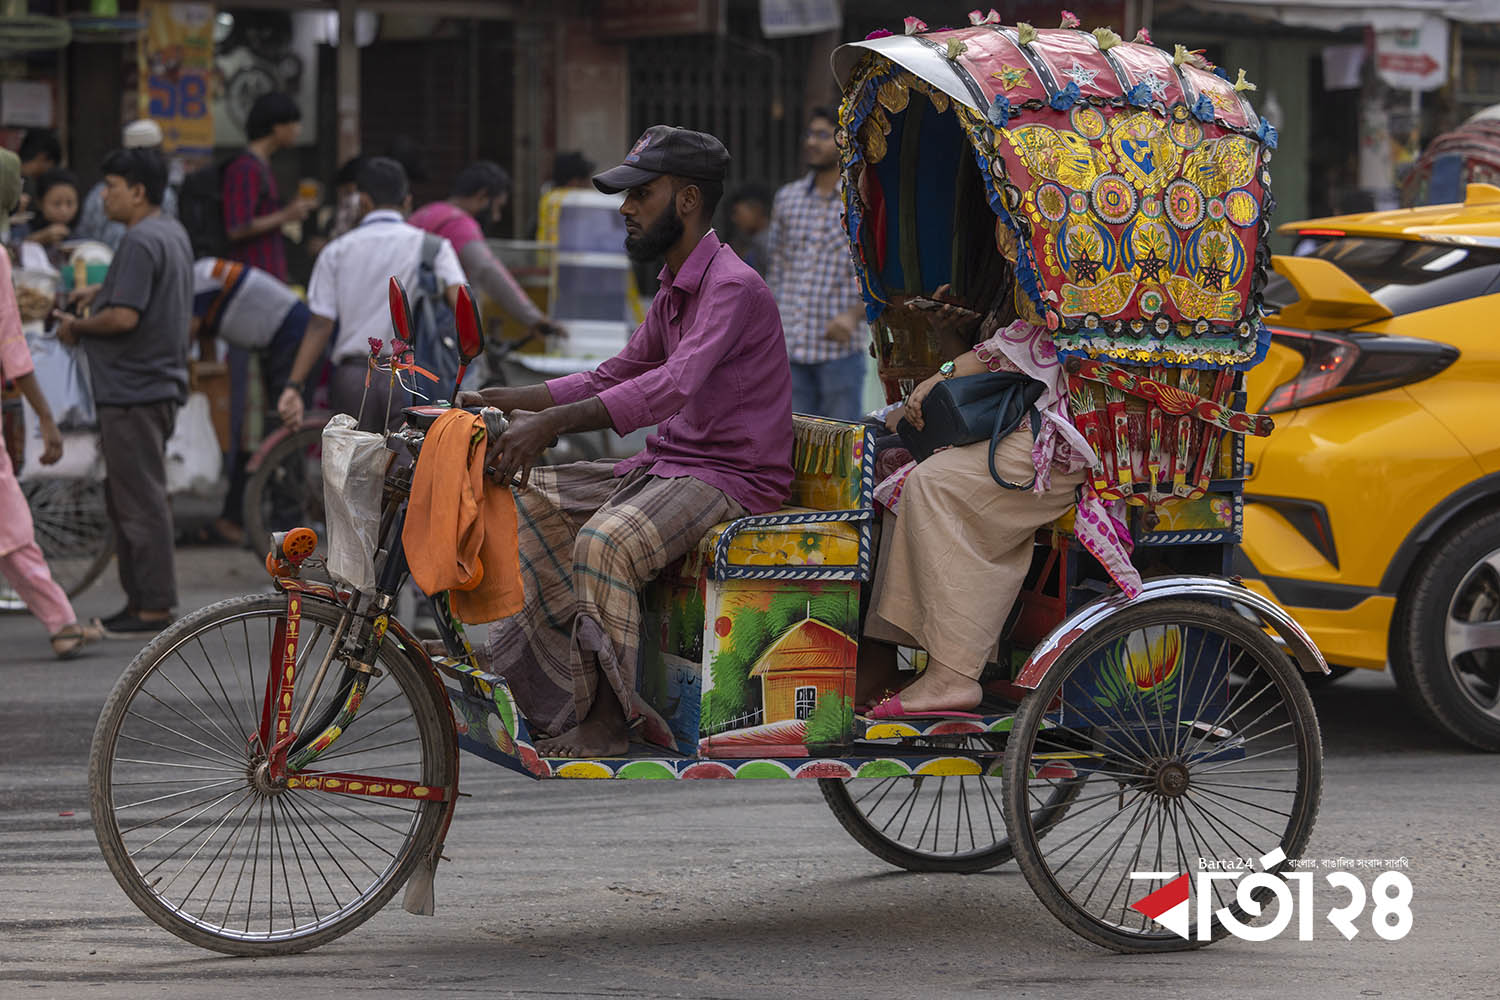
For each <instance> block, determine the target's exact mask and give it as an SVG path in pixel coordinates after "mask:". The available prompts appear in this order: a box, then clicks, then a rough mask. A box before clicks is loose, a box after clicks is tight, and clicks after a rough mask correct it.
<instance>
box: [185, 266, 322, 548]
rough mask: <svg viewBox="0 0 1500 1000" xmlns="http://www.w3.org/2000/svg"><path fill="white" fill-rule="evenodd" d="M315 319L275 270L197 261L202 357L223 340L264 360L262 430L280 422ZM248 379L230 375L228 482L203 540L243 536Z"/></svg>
mask: <svg viewBox="0 0 1500 1000" xmlns="http://www.w3.org/2000/svg"><path fill="white" fill-rule="evenodd" d="M311 318H312V313H311V311H309V310H308V308H307V304H306V303H304V302H303V301H302V300H301V299H299V298H298V297H297V293H296V292H294V291H292V290H291V288H289V287H287V286H286V285H285V284H283V283H282V282H280V281H277V280H276V279H275V278H273V277H272V276H271V275H269V274H267V273H266V272H265V271H262V270H261V269H260V268H258V267H251V266H250V265H249V264H241V263H239V262H238V261H233V260H224V259H223V258H221V257H200V258H199V259H198V260H197V261H195V262H194V263H193V322H192V328H191V333H192V335H193V336H194V337H196V338H197V339H198V341H199V344H200V349H201V355H202V356H203V357H214V356H215V355H216V351H215V348H214V343H213V342H214V341H215V340H216V339H218V340H223V341H224V343H225V344H227V345H228V346H229V348H230V349H231V350H239V351H245V352H248V353H250V354H254V355H256V356H257V358H258V359H259V361H260V374H261V387H262V391H263V392H264V396H263V397H262V398H263V399H264V400H265V403H266V407H267V410H268V411H269V412H268V413H267V416H266V421H265V425H264V426H265V429H266V430H268V431H269V430H270V429H271V428H272V427H274V426H275V423H276V413H275V409H274V407H275V401H276V399H277V397H278V396H280V395H281V390H282V388H283V387H284V386H285V385H286V382H287V379H288V378H290V377H291V373H292V362H293V361H294V360H295V359H296V357H297V348H298V346H299V345H300V344H301V343H302V335H303V334H304V333H305V332H306V330H307V324H308V321H309V320H310V319H311ZM247 390H248V379H246V380H244V381H242V382H240V383H238V384H236V383H235V382H234V381H233V380H232V379H231V381H230V391H229V450H228V453H227V454H226V455H225V459H224V460H225V467H226V469H227V471H228V475H229V489H228V491H227V492H226V493H225V495H224V509H223V511H222V512H221V513H220V515H219V518H218V520H216V521H215V522H214V523H213V525H212V527H209V528H205V529H204V530H203V532H202V534H201V535H200V537H199V539H198V540H199V541H201V542H206V543H209V544H214V543H220V544H228V545H238V544H240V543H241V542H242V541H243V540H244V509H243V508H244V504H245V480H246V478H247V477H246V475H245V466H246V464H247V462H248V461H249V458H250V452H249V450H248V449H247V448H246V447H245V424H246V420H245V416H246V409H247V406H248V402H249V400H248V395H249V393H248V391H247Z"/></svg>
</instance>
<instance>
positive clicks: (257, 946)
mask: <svg viewBox="0 0 1500 1000" xmlns="http://www.w3.org/2000/svg"><path fill="white" fill-rule="evenodd" d="M286 605H287V599H286V598H285V597H283V596H279V595H264V596H250V597H236V598H231V599H229V600H226V601H221V602H219V603H217V604H212V605H209V606H208V607H205V608H203V609H201V610H199V611H197V612H194V613H193V614H190V615H187V616H185V617H183V618H181V619H179V620H178V621H177V622H175V623H174V624H173V625H172V626H170V627H169V628H167V629H166V630H164V631H163V632H162V633H161V634H160V635H158V636H157V637H156V638H155V639H154V640H153V641H152V642H151V644H150V645H148V646H147V647H146V648H145V649H143V650H141V652H140V653H139V654H137V656H136V658H135V659H134V660H133V661H132V662H131V664H130V666H128V667H127V668H126V670H125V672H124V674H122V675H121V677H120V680H119V681H118V682H117V683H116V685H115V689H114V691H113V692H112V693H111V694H110V697H109V699H108V701H107V702H106V703H105V706H104V709H103V711H102V712H101V714H100V717H99V723H98V726H97V727H96V729H95V731H94V743H93V748H92V750H91V753H90V758H89V791H90V796H91V810H92V816H93V824H94V833H95V836H96V837H97V838H98V841H99V847H100V850H101V851H102V853H103V854H104V859H105V861H106V862H107V863H108V865H109V868H110V871H111V872H112V873H113V874H114V876H115V880H116V881H118V882H119V883H120V886H121V888H123V889H124V890H125V893H126V895H128V896H129V897H130V899H131V901H132V902H134V903H135V904H136V906H138V907H139V908H140V909H141V911H142V912H143V913H145V914H146V916H148V917H150V918H151V919H152V920H154V921H155V922H156V923H157V924H159V925H160V926H162V927H164V928H165V929H167V930H169V931H171V932H172V933H173V934H175V935H177V936H178V937H180V938H182V939H183V940H185V941H188V942H190V943H192V944H195V945H198V946H199V947H202V948H208V949H211V950H213V951H219V952H223V953H225V954H230V955H249V956H264V955H285V954H291V953H295V952H301V951H307V950H309V949H311V948H316V947H318V946H320V945H323V944H327V943H328V942H329V941H332V940H334V939H335V938H338V937H340V936H342V935H344V934H347V933H348V932H349V931H351V930H353V929H354V928H355V927H358V926H359V925H360V924H362V923H363V922H364V921H366V920H368V919H369V918H370V917H372V916H374V915H375V913H376V912H378V911H379V910H380V909H381V907H383V906H384V905H385V904H386V903H387V902H389V900H390V899H391V897H392V896H393V895H394V894H395V893H396V891H397V890H398V889H400V888H401V886H402V885H403V884H404V883H405V882H406V881H407V879H408V878H409V877H410V876H411V874H412V872H413V871H414V870H415V868H416V866H417V865H418V863H419V862H420V861H421V859H422V858H423V857H425V856H427V854H428V853H429V852H430V851H431V849H432V846H433V842H434V840H435V838H436V837H438V836H439V834H440V832H441V828H442V822H443V813H444V809H445V805H444V803H442V802H439V801H433V800H430V799H402V798H379V797H375V796H365V795H348V794H339V793H335V792H330V791H327V790H313V789H308V788H295V787H287V786H286V785H285V783H279V782H277V781H276V780H275V779H274V778H272V777H270V775H269V772H268V769H267V767H266V764H265V755H264V754H263V753H261V752H260V751H259V741H258V740H257V739H256V738H255V737H254V734H255V733H256V731H257V728H258V726H259V724H260V717H261V712H262V705H263V700H262V699H263V696H264V692H265V687H264V684H265V675H266V670H267V668H268V666H269V663H270V660H271V656H270V654H269V649H270V648H271V645H272V642H273V635H274V630H275V628H276V625H277V623H278V622H279V621H281V620H282V619H283V618H284V616H285V613H286ZM340 614H341V613H340V609H339V608H337V607H335V606H333V605H330V604H325V603H322V602H319V601H313V600H305V601H304V602H303V604H302V619H301V622H300V635H299V642H298V646H299V650H300V654H299V657H298V659H299V666H298V671H299V674H298V676H299V677H301V678H306V679H307V680H308V682H309V683H310V681H311V678H312V677H313V675H314V673H315V672H316V670H317V668H318V666H319V664H320V663H321V662H322V661H323V658H324V655H325V654H326V653H327V652H328V650H329V646H330V644H331V643H332V642H333V639H334V636H335V635H336V630H337V627H338V624H339V620H340ZM356 621H358V619H356ZM371 666H372V667H373V668H374V671H375V672H374V673H373V674H372V675H370V680H369V681H368V686H367V687H366V688H365V691H364V694H363V696H362V700H361V703H360V707H359V711H358V713H357V714H356V715H355V716H354V718H353V719H352V720H350V721H349V722H348V723H347V724H346V726H345V727H344V728H343V730H342V731H341V732H340V734H339V735H338V737H337V738H336V739H335V740H334V741H333V742H332V743H331V745H329V746H328V747H327V748H326V749H325V750H324V751H323V752H322V754H321V756H319V757H317V758H316V759H315V762H314V763H313V764H312V765H311V767H312V768H313V769H315V770H320V771H329V772H342V773H348V774H360V775H370V776H375V777H383V778H386V779H388V780H391V781H392V782H396V781H400V782H406V783H410V784H411V785H418V784H420V785H424V786H427V787H432V788H450V789H451V788H452V787H453V785H454V784H455V767H456V764H455V762H454V751H453V741H454V739H455V736H454V733H453V724H452V719H451V717H445V713H446V712H447V707H446V706H445V705H441V704H438V703H437V700H436V699H435V697H434V696H433V694H432V692H431V687H430V683H429V679H428V678H426V677H425V676H424V675H423V673H422V671H423V670H425V667H423V666H421V665H419V664H417V663H415V662H414V661H413V660H412V659H411V657H410V655H409V654H408V653H407V652H406V651H404V650H402V649H401V648H400V647H399V646H398V645H397V643H395V642H394V641H393V639H392V638H391V637H390V635H389V634H388V635H387V636H386V637H385V639H384V640H383V642H382V643H381V646H380V649H379V651H378V652H377V654H376V656H375V662H374V663H373V664H372V665H371ZM362 676H364V675H363V673H362V672H356V671H353V670H347V669H344V668H343V666H342V664H341V661H340V660H339V658H338V657H337V656H335V658H334V659H333V660H332V661H331V669H330V671H329V673H328V675H327V678H326V680H325V683H324V684H323V685H322V687H321V689H320V692H319V695H318V698H317V700H316V701H315V702H314V704H313V706H312V707H311V709H310V711H309V712H308V716H307V718H308V719H309V723H308V724H307V725H306V726H305V733H304V735H303V737H302V738H301V739H299V740H298V742H297V743H295V744H294V745H293V746H292V748H291V753H292V754H295V753H296V752H297V751H298V749H300V748H301V747H302V746H304V745H305V744H306V743H307V742H309V741H310V740H311V739H312V738H314V737H316V736H317V735H318V734H319V733H320V732H322V727H323V726H324V725H326V724H327V723H328V721H331V720H332V718H333V716H334V715H335V714H336V713H337V712H338V710H339V708H340V706H341V705H343V704H344V703H345V702H346V699H347V698H348V696H349V694H350V692H351V690H352V685H353V684H354V683H355V682H356V678H359V677H362ZM304 690H305V688H304V687H303V686H301V685H299V690H298V693H297V695H296V699H297V700H296V704H295V706H294V707H295V708H297V709H300V705H301V702H302V698H303V697H304V695H303V693H302V692H303V691H304ZM294 718H295V716H294Z"/></svg>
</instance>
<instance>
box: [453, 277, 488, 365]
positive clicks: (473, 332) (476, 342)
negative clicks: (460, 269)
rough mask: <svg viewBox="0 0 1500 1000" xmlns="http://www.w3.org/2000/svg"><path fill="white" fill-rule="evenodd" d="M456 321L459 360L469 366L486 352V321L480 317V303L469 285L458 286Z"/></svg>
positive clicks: (454, 317)
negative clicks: (475, 298)
mask: <svg viewBox="0 0 1500 1000" xmlns="http://www.w3.org/2000/svg"><path fill="white" fill-rule="evenodd" d="M453 313H454V316H453V320H454V323H455V324H456V325H457V326H458V360H459V364H460V365H463V366H467V365H468V364H469V362H471V361H473V360H474V359H475V358H477V357H479V355H481V354H483V353H484V323H483V322H482V321H481V320H480V318H479V303H477V302H475V301H474V295H473V293H472V292H471V291H470V290H469V286H468V285H460V286H459V288H458V305H457V307H456V308H455V309H454V310H453Z"/></svg>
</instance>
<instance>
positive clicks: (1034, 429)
mask: <svg viewBox="0 0 1500 1000" xmlns="http://www.w3.org/2000/svg"><path fill="white" fill-rule="evenodd" d="M1027 414H1029V415H1030V416H1031V436H1032V437H1033V438H1036V437H1038V436H1040V435H1041V433H1042V416H1041V414H1039V413H1038V412H1037V411H1036V407H1035V406H1034V405H1033V406H1028V407H1027V408H1026V412H1025V413H1023V414H1022V415H1021V416H1018V417H1016V419H1014V420H1012V421H1011V422H1010V426H1009V427H1002V426H1001V421H1002V420H1003V419H1004V416H1005V415H1004V407H1002V408H1001V411H1000V412H998V413H996V414H995V429H994V430H993V431H991V432H990V478H991V479H993V480H994V481H995V482H996V483H998V484H1000V485H1001V486H1003V487H1005V488H1006V489H1008V490H1029V489H1031V488H1032V487H1033V486H1035V485H1036V472H1035V470H1033V471H1032V473H1031V478H1030V479H1028V480H1027V481H1026V482H1025V484H1024V485H1023V484H1021V483H1012V482H1007V481H1006V479H1005V478H1004V477H1003V476H1001V475H1000V473H999V471H998V470H997V469H996V468H995V449H996V448H997V447H999V445H1000V439H1001V438H1004V437H1009V436H1010V434H1011V433H1012V432H1014V431H1015V429H1016V428H1017V427H1019V426H1021V421H1022V420H1024V419H1025V418H1026V415H1027Z"/></svg>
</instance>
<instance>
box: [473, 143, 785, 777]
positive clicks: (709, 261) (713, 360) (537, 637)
mask: <svg viewBox="0 0 1500 1000" xmlns="http://www.w3.org/2000/svg"><path fill="white" fill-rule="evenodd" d="M728 164H729V154H728V152H726V151H725V149H724V147H723V145H722V144H721V143H720V142H719V140H718V139H716V138H714V137H713V136H711V135H708V134H706V133H702V132H693V131H689V130H687V129H679V128H672V127H669V126H665V125H655V126H652V127H651V128H649V129H647V130H646V132H645V134H644V135H642V136H641V138H640V139H639V140H638V141H637V142H636V144H635V146H634V147H633V148H632V149H631V151H630V153H629V154H628V155H627V156H626V157H625V162H623V163H621V164H620V165H619V166H617V167H614V168H612V169H610V170H607V171H605V172H604V173H601V174H599V175H597V176H595V177H594V185H595V186H596V187H597V188H599V190H601V191H604V192H605V193H608V194H613V193H616V192H619V191H624V192H626V197H625V202H624V204H623V205H622V206H621V208H620V211H621V213H622V214H623V215H624V216H625V220H626V221H625V228H626V231H627V233H628V236H627V239H626V241H625V249H626V252H627V253H628V254H630V256H631V257H633V258H635V259H637V260H653V259H655V258H657V257H659V256H663V255H665V257H666V267H665V268H663V270H662V272H661V282H662V287H661V291H660V292H659V293H658V294H657V296H656V299H655V301H654V302H653V303H652V305H651V309H650V311H649V312H648V313H647V315H646V320H645V322H644V323H642V324H641V326H640V327H639V328H638V329H637V330H636V331H635V333H634V334H633V335H632V336H631V338H630V341H629V343H628V344H626V346H625V349H624V350H623V351H621V352H620V353H619V354H618V355H616V356H615V357H613V358H611V359H609V360H607V361H605V362H603V363H602V364H600V365H599V367H598V369H597V370H596V371H593V372H586V373H580V374H576V375H569V376H566V377H563V378H559V379H553V380H552V381H550V382H546V383H543V384H540V385H533V386H522V387H510V388H497V389H486V390H484V391H483V392H479V393H463V394H461V395H460V397H459V403H460V404H461V405H466V406H472V405H490V406H497V407H499V408H501V409H503V410H507V411H511V424H510V427H509V429H508V430H507V431H506V432H505V434H504V435H502V436H501V437H500V438H499V439H498V441H497V442H492V443H491V447H490V451H489V454H488V455H487V457H486V463H487V468H488V470H489V475H490V478H491V481H493V482H496V483H502V484H504V483H510V482H511V479H512V477H513V475H514V474H516V473H518V472H519V473H520V476H521V485H520V486H519V487H518V488H516V489H515V498H516V507H517V511H518V513H519V514H520V525H521V530H520V545H521V566H522V573H523V580H524V585H525V590H526V606H525V608H524V609H523V610H522V611H521V613H520V614H517V615H515V616H512V617H510V618H506V619H503V620H501V621H499V622H496V623H495V624H494V625H492V626H491V629H490V637H489V643H488V654H489V657H488V658H489V664H490V669H492V670H494V671H495V672H497V673H500V674H503V675H504V676H505V677H506V679H507V680H508V681H509V682H510V685H511V690H512V691H513V692H514V693H515V696H516V698H517V699H518V700H519V701H520V703H521V707H522V708H523V710H524V711H525V714H526V718H527V719H528V721H529V722H531V723H532V725H533V726H534V727H535V728H537V729H540V730H542V731H544V732H546V733H550V734H553V736H554V738H552V739H548V740H544V741H542V742H540V743H538V744H537V750H538V752H540V753H542V754H544V755H549V756H607V755H611V754H618V753H623V752H624V751H625V749H626V748H627V747H628V745H629V732H630V730H629V723H628V721H627V720H628V719H629V718H630V717H631V716H633V715H635V714H637V713H636V712H635V711H634V710H633V709H632V701H633V700H634V695H635V671H636V660H637V654H638V651H639V648H640V629H641V608H640V598H639V595H638V592H639V590H640V588H641V587H642V585H644V584H645V583H646V582H648V581H649V580H651V579H652V578H653V577H655V576H656V575H657V574H658V573H660V572H661V570H662V569H663V568H665V567H666V566H667V565H668V564H670V563H671V562H672V561H673V560H675V559H678V558H679V557H681V556H683V555H684V554H686V553H687V552H689V551H690V550H691V549H692V548H693V547H694V546H696V545H697V544H698V542H699V541H700V540H701V539H702V538H703V536H704V535H705V534H706V533H707V532H708V530H709V529H710V528H711V527H713V525H715V524H717V523H719V522H721V521H725V520H729V519H731V518H735V517H740V516H743V515H744V514H745V513H747V512H748V513H752V514H759V513H765V512H767V511H771V510H775V509H776V508H778V507H780V506H781V505H782V504H783V503H784V502H785V501H786V499H787V497H788V495H789V493H790V490H791V482H792V466H791V461H792V407H791V369H790V367H789V364H788V362H787V353H786V341H785V337H784V336H783V334H782V329H781V320H780V317H779V314H778V312H777V309H776V303H775V302H774V301H773V300H772V298H771V294H770V292H769V291H768V290H767V288H766V285H765V282H764V281H762V280H761V278H760V276H759V275H758V274H756V273H755V271H754V270H752V269H751V268H750V267H749V266H747V265H746V264H745V263H743V262H742V261H741V260H740V259H739V258H738V257H737V256H735V253H734V251H733V250H731V249H730V248H729V247H728V246H727V245H725V244H722V243H720V241H719V238H718V236H717V235H716V234H715V233H714V231H713V230H712V229H711V228H710V220H711V218H712V216H713V211H714V208H715V206H716V205H717V203H718V201H719V198H720V197H721V195H722V193H723V182H724V175H725V172H726V169H727V167H728ZM651 424H656V425H657V432H656V433H655V434H653V435H651V436H650V437H648V438H647V443H646V448H645V450H644V451H643V452H641V453H640V454H638V455H636V456H634V457H633V458H629V459H626V460H624V461H621V462H611V461H598V462H578V463H574V464H571V465H563V466H557V467H551V468H540V469H535V470H533V469H532V468H531V466H532V464H533V463H534V462H535V461H536V459H537V458H538V456H539V455H540V454H541V453H542V451H543V449H544V448H546V447H547V446H548V445H549V444H550V443H551V442H552V441H553V439H555V438H556V437H557V436H558V435H559V434H564V433H569V432H574V431H586V430H598V429H603V428H607V427H613V428H614V429H615V430H616V431H618V432H619V433H621V434H627V433H629V432H631V431H633V430H636V429H638V428H641V427H646V426H649V425H651Z"/></svg>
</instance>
